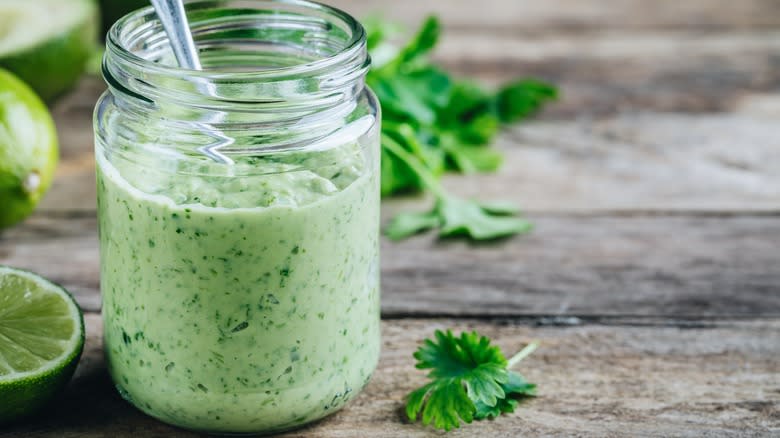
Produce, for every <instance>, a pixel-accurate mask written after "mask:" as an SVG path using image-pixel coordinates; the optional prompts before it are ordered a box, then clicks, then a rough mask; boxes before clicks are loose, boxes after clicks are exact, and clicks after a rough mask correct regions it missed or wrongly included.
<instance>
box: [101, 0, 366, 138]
mask: <svg viewBox="0 0 780 438" xmlns="http://www.w3.org/2000/svg"><path fill="white" fill-rule="evenodd" d="M186 9H187V16H188V19H189V22H190V27H191V30H192V33H193V38H194V40H195V43H196V46H197V47H198V49H199V52H200V58H201V63H202V64H203V70H200V71H198V70H189V69H184V68H180V67H178V66H177V65H176V63H175V60H174V58H173V54H172V51H171V49H170V45H169V43H168V39H167V36H166V35H165V32H164V30H163V27H162V24H161V23H160V21H159V20H158V19H157V18H156V14H155V13H154V10H153V9H152V8H151V7H147V8H144V9H141V10H139V11H136V12H134V13H131V14H130V15H127V16H125V17H124V18H122V19H121V20H119V21H118V22H117V23H116V24H115V25H114V26H113V27H112V28H111V30H110V31H109V33H108V36H107V42H106V47H107V48H106V54H105V57H104V61H103V75H104V77H105V80H106V82H107V83H108V85H109V88H110V90H111V93H112V94H113V95H114V98H115V99H116V100H117V102H119V103H120V104H122V105H124V106H126V107H128V108H129V109H131V110H134V111H136V112H138V113H144V114H146V115H149V114H150V113H154V112H155V111H161V110H162V112H163V114H162V115H161V117H163V118H169V119H176V120H173V121H174V122H175V121H181V122H192V121H200V122H202V121H204V120H206V121H213V122H215V125H235V124H245V123H250V124H257V123H258V121H260V122H262V123H271V124H274V125H279V124H298V125H300V124H301V121H305V120H306V119H308V118H313V119H317V120H322V118H323V117H328V118H330V117H332V116H334V115H338V114H343V113H345V112H348V111H349V107H352V106H354V105H353V103H354V101H355V100H356V98H357V96H358V95H359V94H360V93H361V92H362V91H363V89H364V86H365V85H364V82H365V74H366V72H367V70H368V67H369V64H370V60H369V57H368V54H367V51H366V42H365V31H364V30H363V27H362V26H361V25H360V24H359V23H358V22H357V21H356V20H355V19H354V18H352V17H351V16H349V15H348V14H346V13H344V12H342V11H340V10H338V9H335V8H330V7H327V6H324V5H320V4H317V3H312V2H308V1H301V0H216V1H215V0H208V1H201V0H199V1H193V2H187V4H186ZM163 109H164V110H163ZM172 114H173V115H174V116H171V115H172ZM223 127H225V126H223Z"/></svg>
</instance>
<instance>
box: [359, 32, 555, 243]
mask: <svg viewBox="0 0 780 438" xmlns="http://www.w3.org/2000/svg"><path fill="white" fill-rule="evenodd" d="M366 24H367V26H366V27H367V29H368V37H367V41H368V48H369V51H370V53H371V56H372V59H373V67H372V69H371V71H370V72H369V74H368V76H367V79H366V81H367V83H368V85H369V86H371V88H372V89H373V90H374V92H375V93H376V94H377V97H378V98H379V101H380V102H381V105H382V112H383V122H382V167H381V174H382V175H381V188H382V194H383V195H384V196H388V195H393V194H397V193H404V192H415V191H430V192H431V193H432V194H433V195H434V196H435V205H434V207H433V209H432V210H430V211H428V212H423V213H402V214H400V215H399V216H397V217H396V218H395V219H394V220H393V221H392V222H391V223H390V225H389V226H388V227H387V229H386V230H385V232H386V234H387V235H388V236H390V237H391V238H393V239H402V238H405V237H407V236H410V235H412V234H415V233H419V232H421V231H424V230H427V229H431V228H438V229H439V234H440V235H442V236H453V235H465V236H467V237H469V238H471V239H474V240H485V239H495V238H499V237H504V236H508V235H511V234H516V233H523V232H527V231H529V230H530V229H531V226H530V223H528V222H527V221H525V220H523V219H520V218H518V217H515V216H516V215H517V214H518V209H517V208H516V207H514V206H511V205H508V204H507V203H501V204H496V203H480V202H475V201H471V200H464V199H460V198H458V197H455V196H453V195H451V194H448V193H446V192H445V191H444V189H443V188H442V187H441V185H440V184H438V179H439V177H440V176H441V175H442V174H443V173H444V172H447V171H454V172H460V173H467V174H468V173H474V172H493V171H495V170H497V169H498V167H499V166H500V165H501V162H502V156H501V154H500V153H499V152H498V151H496V150H495V149H492V148H490V147H489V145H490V143H491V142H492V140H493V139H494V138H495V136H496V135H497V134H498V132H499V130H500V128H501V127H502V126H504V125H506V124H508V123H515V122H517V121H519V120H521V119H523V118H525V117H528V116H529V115H531V114H533V113H535V112H536V111H537V110H538V109H539V108H540V107H541V106H542V105H543V104H544V103H545V102H547V101H549V100H552V99H555V98H556V97H557V90H556V89H555V88H554V87H553V86H551V85H549V84H547V83H544V82H542V81H539V80H536V79H518V80H515V81H512V82H510V83H508V84H506V85H504V86H502V87H500V88H499V90H498V91H497V92H494V93H491V92H488V91H486V90H484V89H483V88H482V87H480V86H479V85H478V84H476V83H475V82H473V81H470V80H456V79H454V78H452V77H451V76H450V75H449V74H447V73H446V72H445V71H443V70H442V69H440V68H439V67H437V66H435V65H434V64H433V63H432V62H431V61H430V59H429V57H428V55H429V54H430V51H431V50H432V49H433V48H434V47H435V45H436V43H437V41H438V39H439V35H440V33H441V25H440V23H439V21H438V20H437V19H436V18H435V17H428V18H427V19H426V20H425V22H424V23H423V25H422V27H421V28H420V30H419V32H418V33H417V34H416V35H415V36H414V37H413V38H412V39H411V40H410V41H409V42H408V43H407V44H406V45H405V46H402V47H398V46H396V45H394V44H393V39H394V36H395V35H397V34H398V32H399V31H398V29H397V27H395V26H393V25H392V24H389V23H387V22H383V21H380V20H373V21H372V20H367V22H366Z"/></svg>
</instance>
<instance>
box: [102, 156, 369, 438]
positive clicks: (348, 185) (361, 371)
mask: <svg viewBox="0 0 780 438" xmlns="http://www.w3.org/2000/svg"><path fill="white" fill-rule="evenodd" d="M337 149H339V150H337V151H335V152H334V153H335V154H336V156H334V155H333V154H334V153H331V154H325V155H323V157H322V158H323V159H324V158H327V160H324V161H323V163H322V164H321V165H318V164H317V163H316V162H307V163H305V168H306V169H309V170H302V169H300V168H296V165H295V164H296V163H297V161H296V160H297V159H296V158H295V157H294V156H293V158H291V159H290V160H287V162H284V160H282V162H279V161H275V162H271V161H263V160H260V161H258V159H257V158H243V159H240V160H239V161H238V162H237V163H236V165H235V166H232V168H233V171H237V172H239V173H241V172H242V171H243V170H247V169H258V168H259V169H267V170H268V171H269V172H270V173H269V174H267V175H248V176H225V177H215V176H204V175H207V174H210V172H211V173H213V172H212V171H213V170H214V169H211V168H209V166H212V165H210V164H207V163H204V164H203V166H205V167H207V168H209V169H207V170H209V172H197V171H195V170H197V169H194V168H190V169H186V171H185V172H182V169H175V172H171V171H164V170H161V169H153V168H152V167H149V166H140V165H134V164H130V163H128V162H126V161H122V160H119V159H112V160H111V163H109V161H108V160H107V159H106V157H104V156H102V153H101V154H98V155H99V156H98V157H97V163H98V172H97V175H98V203H99V217H100V242H101V282H102V283H101V289H102V292H103V312H104V320H105V344H106V354H107V359H108V364H109V370H110V372H111V375H112V377H113V378H114V381H115V382H117V386H118V387H119V390H120V392H121V393H122V394H123V396H124V397H126V398H128V399H129V400H131V401H132V402H133V403H134V404H135V405H136V406H138V407H139V408H140V409H142V410H143V411H145V412H146V413H148V414H150V415H152V416H154V417H157V418H159V419H161V420H163V421H166V422H169V423H172V424H175V425H178V426H181V427H185V428H190V429H197V430H208V431H212V432H218V431H224V432H232V433H237V432H239V433H240V432H257V431H264V432H270V431H275V430H283V429H288V428H292V427H295V426H297V425H300V424H303V423H307V422H310V421H313V420H315V419H317V418H320V417H323V416H325V415H328V414H329V413H332V412H334V411H335V410H337V409H339V408H340V407H342V406H343V405H344V403H346V402H347V401H348V400H349V399H350V398H351V397H352V396H353V395H355V394H356V393H357V392H359V390H360V389H361V388H362V387H363V386H364V385H365V384H366V382H367V381H368V379H369V377H370V375H371V373H372V371H373V370H374V368H375V366H376V362H377V359H378V355H379V275H378V272H379V266H378V232H377V227H378V221H379V196H378V180H377V178H378V176H377V175H376V172H374V171H372V170H371V169H368V168H366V165H365V164H364V161H365V160H364V157H363V155H362V154H363V152H362V151H361V150H360V148H358V147H356V146H354V147H353V146H349V147H341V148H337ZM334 158H335V159H334ZM120 162H121V163H122V164H118V163H120ZM213 166H216V165H215V164H214V165H213ZM280 171H281V172H280Z"/></svg>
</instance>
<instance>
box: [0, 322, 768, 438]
mask: <svg viewBox="0 0 780 438" xmlns="http://www.w3.org/2000/svg"><path fill="white" fill-rule="evenodd" d="M87 326H88V328H89V337H88V339H87V344H86V352H85V355H84V359H82V362H81V365H80V368H79V370H78V372H77V375H76V377H75V379H74V381H73V383H72V385H71V387H70V388H69V389H68V391H67V393H66V394H65V395H64V400H62V402H61V403H59V405H58V406H59V407H56V408H52V409H51V410H50V411H48V412H46V415H42V416H41V417H40V420H39V421H38V422H36V423H35V424H30V425H24V426H20V427H17V428H12V429H10V430H6V431H4V432H0V436H3V437H6V436H7V437H12V436H14V437H16V436H20V437H21V436H35V437H41V438H43V437H58V438H59V437H63V438H70V437H72V438H76V437H78V438H98V437H108V436H112V437H130V436H143V437H171V438H173V437H189V436H196V435H195V434H192V433H189V432H184V431H181V430H177V429H174V428H172V427H169V426H166V425H164V424H162V423H160V422H158V421H155V420H153V419H151V418H149V417H147V416H145V415H143V414H141V413H140V412H139V411H136V410H135V409H134V408H132V407H131V406H130V405H129V404H127V403H125V402H124V401H122V400H121V399H120V397H119V395H118V394H117V393H116V391H115V390H114V388H113V386H112V384H111V382H110V380H109V377H108V375H107V374H106V371H105V367H104V365H103V356H102V349H101V347H102V346H101V328H100V321H99V317H98V316H97V315H88V316H87ZM450 327H452V328H455V329H458V330H472V329H476V330H478V331H479V332H480V333H484V334H486V335H488V336H491V337H492V338H493V339H494V340H495V341H496V342H497V343H498V345H500V346H501V347H502V348H503V349H504V350H505V351H516V350H519V349H520V348H521V347H522V346H523V345H524V344H525V343H527V342H529V341H531V340H538V341H540V342H541V347H540V349H539V350H537V352H536V353H534V354H533V355H531V356H530V357H529V358H527V359H526V360H525V361H523V362H522V363H521V364H520V366H518V371H520V372H522V373H523V374H524V375H525V376H526V377H527V378H528V379H529V380H530V381H533V382H536V383H538V384H539V395H538V397H537V398H535V399H532V400H529V401H528V402H526V403H524V404H523V405H522V406H521V408H520V410H519V411H518V412H517V413H516V414H513V415H509V416H505V417H502V418H501V419H499V420H498V421H485V422H481V423H477V424H472V425H467V426H464V427H463V428H461V429H460V430H458V431H455V432H451V433H450V434H448V435H447V436H448V437H453V438H457V437H474V436H481V437H518V436H523V437H548V436H643V437H670V436H676V437H683V436H689V437H699V436H740V437H759V436H763V437H766V436H771V435H772V434H777V433H780V362H779V361H777V360H776V358H777V357H779V356H780V323H778V322H777V321H759V322H727V323H713V324H711V325H705V326H694V327H686V326H685V325H681V326H677V325H675V324H674V323H669V324H666V323H663V322H659V325H649V326H641V325H640V326H633V325H630V324H625V321H624V324H620V325H590V326H584V327H568V328H560V327H556V328H551V327H532V326H527V325H523V324H520V323H517V322H505V323H503V324H493V323H484V322H479V321H474V320H446V319H445V320H436V321H426V320H415V319H410V320H393V321H386V322H385V323H384V324H383V326H382V333H383V335H384V348H383V351H382V357H381V359H380V363H379V368H378V370H377V372H376V373H375V374H374V377H373V379H372V380H371V383H370V384H369V385H368V386H367V387H366V389H365V390H364V391H363V392H362V393H361V394H360V395H359V396H358V397H357V399H356V400H354V402H353V403H352V404H350V405H349V406H348V407H347V408H346V409H344V410H343V411H342V412H340V413H338V414H336V415H334V416H333V417H330V418H328V419H326V420H324V421H322V422H320V423H317V424H316V425H314V426H312V427H309V428H307V429H304V430H302V431H299V432H293V433H289V434H286V435H284V436H287V437H309V436H314V437H334V438H336V437H338V438H347V437H354V438H363V437H368V436H371V437H377V438H379V437H388V438H389V437H428V436H441V434H439V433H436V432H433V431H432V430H431V429H427V428H424V427H422V426H420V425H418V424H409V423H408V422H406V421H405V420H404V419H403V415H402V407H403V397H404V396H405V395H406V394H407V393H408V392H409V391H411V390H412V389H414V388H415V387H417V386H419V385H421V384H422V383H423V382H424V372H422V371H420V370H415V369H414V366H413V365H414V360H413V359H412V356H411V354H412V352H413V351H414V350H415V349H416V348H417V343H418V340H419V339H422V338H424V337H427V336H429V335H430V334H431V333H432V332H433V330H435V329H443V328H450Z"/></svg>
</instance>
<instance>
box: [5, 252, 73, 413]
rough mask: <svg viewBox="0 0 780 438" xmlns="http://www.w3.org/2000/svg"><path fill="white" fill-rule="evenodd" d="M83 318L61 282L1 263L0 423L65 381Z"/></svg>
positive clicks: (32, 407)
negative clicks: (58, 283)
mask: <svg viewBox="0 0 780 438" xmlns="http://www.w3.org/2000/svg"><path fill="white" fill-rule="evenodd" d="M84 333H85V331H84V317H83V315H82V313H81V309H80V308H79V306H78V304H76V302H75V300H74V299H73V297H72V296H71V295H70V294H69V293H68V292H67V291H66V290H65V289H63V288H62V287H61V286H59V285H56V284H54V283H52V282H50V281H48V280H46V279H44V278H43V277H40V276H38V275H36V274H33V273H31V272H27V271H23V270H19V269H15V268H11V267H7V266H1V265H0V400H2V401H3V402H2V403H0V424H2V423H5V422H8V421H13V420H18V419H20V418H23V417H25V416H27V415H29V414H32V413H34V412H35V411H36V410H38V409H39V408H41V407H43V406H44V405H46V404H47V403H48V402H49V401H51V400H52V399H53V398H54V397H55V396H56V395H57V394H58V393H59V392H60V391H61V390H62V389H63V388H64V387H65V386H66V385H67V384H68V382H69V381H70V378H71V377H72V376H73V372H74V371H75V369H76V365H77V364H78V361H79V358H80V357H81V353H82V351H83V349H84Z"/></svg>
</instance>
